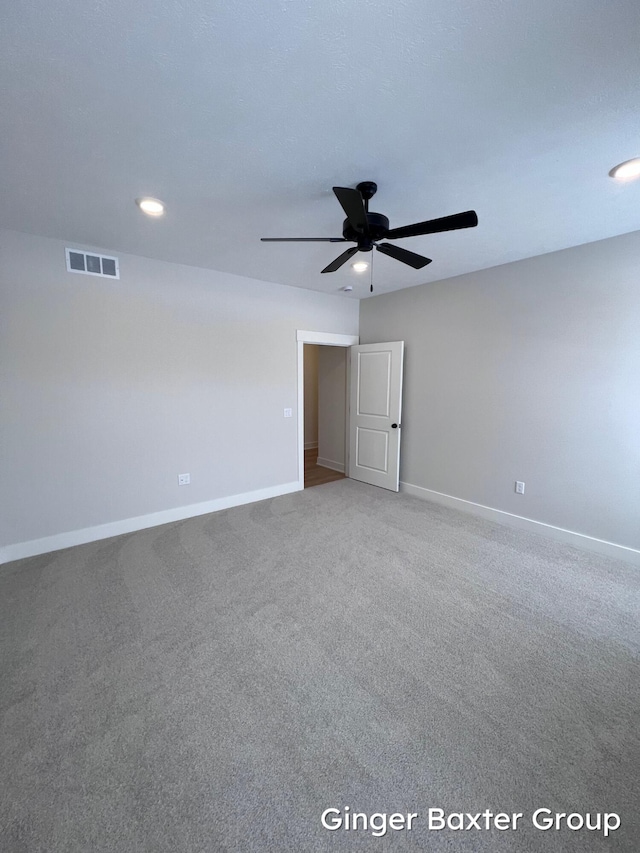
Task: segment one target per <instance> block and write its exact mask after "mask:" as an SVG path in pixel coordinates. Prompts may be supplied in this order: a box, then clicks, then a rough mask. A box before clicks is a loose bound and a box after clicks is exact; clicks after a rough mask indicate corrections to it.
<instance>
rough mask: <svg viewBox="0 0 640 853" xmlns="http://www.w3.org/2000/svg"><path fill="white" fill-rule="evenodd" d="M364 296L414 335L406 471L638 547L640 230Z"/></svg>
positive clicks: (378, 325) (370, 334)
mask: <svg viewBox="0 0 640 853" xmlns="http://www.w3.org/2000/svg"><path fill="white" fill-rule="evenodd" d="M434 239H435V238H434ZM461 239H463V237H461ZM434 246H435V243H434ZM434 251H435V248H434ZM360 305H361V308H360V341H361V343H371V342H375V341H384V340H404V341H405V342H406V356H405V359H406V361H405V386H404V396H403V399H404V412H403V417H402V422H403V433H402V457H401V473H400V476H401V480H402V481H404V482H407V483H411V484H413V485H416V486H421V487H423V488H427V489H432V490H434V491H437V492H441V493H444V494H447V495H452V496H454V497H457V498H463V499H464V500H468V501H473V502H475V503H479V504H483V505H485V506H489V507H493V508H496V509H501V510H504V511H506V512H510V513H514V514H516V515H521V516H525V517H527V518H531V519H535V520H536V521H542V522H545V523H547V524H552V525H554V526H557V527H562V528H566V529H568V530H572V531H575V532H577V533H583V534H586V535H589V536H592V537H596V538H599V539H604V540H606V541H610V542H614V543H616V544H620V545H626V546H627V547H631V548H640V232H635V233H632V234H627V235H624V236H622V237H615V238H613V239H610V240H603V241H600V242H598V243H591V244H589V245H585V246H579V247H576V248H573V249H567V250H566V251H562V252H554V253H552V254H548V255H543V256H540V257H537V258H532V259H529V260H525V261H519V262H517V263H513V264H507V265H505V266H501V267H495V268H493V269H488V270H484V271H481V272H478V273H473V274H469V275H465V276H460V277H458V278H451V279H447V280H446V281H440V282H435V283H433V284H428V285H423V286H420V287H414V288H411V289H408V290H403V291H399V292H396V293H394V294H389V295H382V296H375V297H373V298H368V299H365V300H363V301H362V302H361V303H360ZM515 480H524V481H525V483H526V493H525V495H523V496H519V495H516V494H515V493H514V481H515Z"/></svg>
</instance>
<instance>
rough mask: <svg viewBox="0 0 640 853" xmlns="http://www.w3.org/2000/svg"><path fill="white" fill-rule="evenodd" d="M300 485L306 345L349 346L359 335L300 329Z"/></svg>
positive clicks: (300, 482)
mask: <svg viewBox="0 0 640 853" xmlns="http://www.w3.org/2000/svg"><path fill="white" fill-rule="evenodd" d="M296 340H297V346H298V487H299V488H300V489H304V345H305V344H320V345H321V346H326V347H345V348H346V349H348V348H349V347H352V346H355V345H356V344H359V343H360V337H359V335H338V334H334V333H333V332H310V331H304V330H302V329H298V330H297V332H296ZM347 358H348V354H347ZM348 368H349V365H348V363H347V410H346V414H347V418H346V421H347V423H346V434H347V435H348V434H349V408H348V401H349V390H350V389H349V369H348ZM345 454H346V458H345V471H348V470H349V468H348V454H349V447H348V444H347V445H346V446H345Z"/></svg>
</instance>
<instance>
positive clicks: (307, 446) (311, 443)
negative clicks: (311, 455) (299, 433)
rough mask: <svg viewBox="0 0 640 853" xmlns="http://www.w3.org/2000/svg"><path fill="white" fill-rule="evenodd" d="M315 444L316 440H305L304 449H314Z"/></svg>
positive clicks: (316, 444) (316, 443)
mask: <svg viewBox="0 0 640 853" xmlns="http://www.w3.org/2000/svg"><path fill="white" fill-rule="evenodd" d="M317 446H318V442H317V441H305V443H304V449H305V450H315V448H316V447H317Z"/></svg>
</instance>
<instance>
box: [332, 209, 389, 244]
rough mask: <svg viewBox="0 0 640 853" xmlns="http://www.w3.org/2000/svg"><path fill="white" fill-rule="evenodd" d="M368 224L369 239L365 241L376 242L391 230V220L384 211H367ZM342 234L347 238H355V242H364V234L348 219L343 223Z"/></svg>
mask: <svg viewBox="0 0 640 853" xmlns="http://www.w3.org/2000/svg"><path fill="white" fill-rule="evenodd" d="M367 225H368V226H369V235H368V239H366V238H365V240H364V242H367V243H368V242H371V243H374V242H375V241H376V240H381V239H382V238H383V237H384V236H385V234H386V233H387V231H388V230H389V220H388V218H387V217H386V216H385V215H384V214H382V213H367ZM342 236H343V237H344V239H345V240H353V241H354V242H355V243H360V242H363V234H362V233H361V232H360V231H356V229H355V228H353V227H352V226H351V224H350V223H349V220H348V219H345V220H344V222H343V223H342Z"/></svg>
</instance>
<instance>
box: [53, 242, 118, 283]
mask: <svg viewBox="0 0 640 853" xmlns="http://www.w3.org/2000/svg"><path fill="white" fill-rule="evenodd" d="M65 254H66V256H67V271H68V272H80V273H83V274H84V275H99V276H101V277H102V278H120V267H119V265H118V259H117V258H112V257H110V256H109V255H96V254H94V253H93V252H82V251H81V250H80V249H65Z"/></svg>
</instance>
